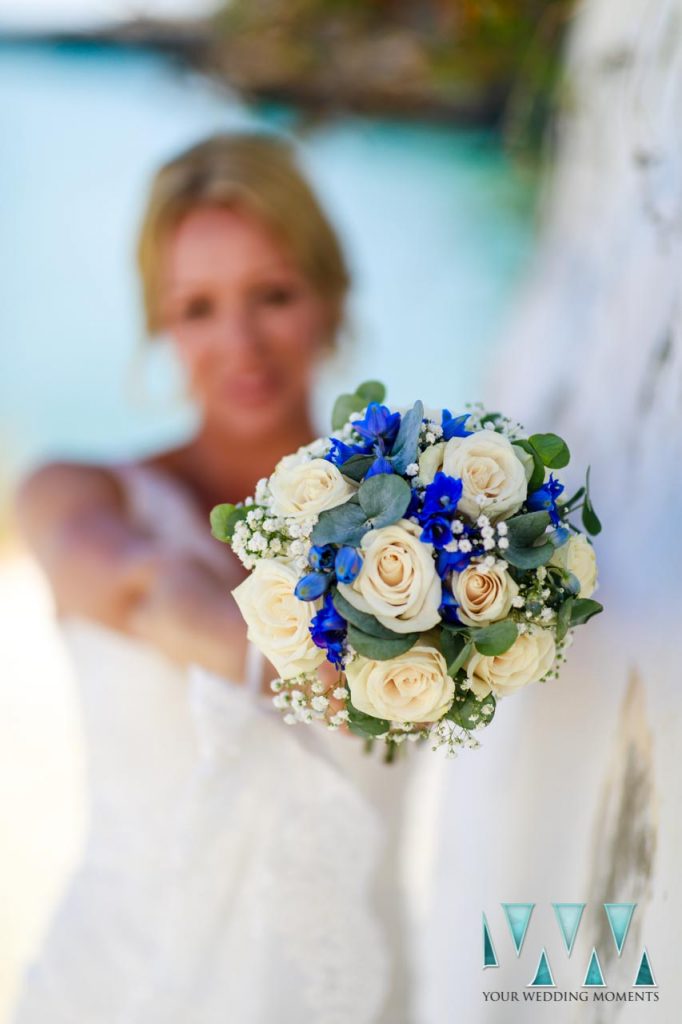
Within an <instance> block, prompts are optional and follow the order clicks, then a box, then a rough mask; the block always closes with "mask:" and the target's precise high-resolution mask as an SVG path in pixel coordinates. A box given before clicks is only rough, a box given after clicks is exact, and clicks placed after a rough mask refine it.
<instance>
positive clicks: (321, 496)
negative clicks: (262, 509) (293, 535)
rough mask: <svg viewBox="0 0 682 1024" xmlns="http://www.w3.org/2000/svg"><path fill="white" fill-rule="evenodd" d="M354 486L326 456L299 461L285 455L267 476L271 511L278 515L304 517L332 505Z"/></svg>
mask: <svg viewBox="0 0 682 1024" xmlns="http://www.w3.org/2000/svg"><path fill="white" fill-rule="evenodd" d="M356 490H357V486H356V485H355V484H353V483H352V482H351V481H349V480H346V479H345V477H343V476H342V475H341V473H340V472H339V470H338V469H337V468H336V466H335V465H334V464H333V463H331V462H327V460H326V459H307V460H306V461H303V462H302V461H301V459H300V457H299V456H298V455H288V456H285V457H284V458H283V459H281V460H280V462H279V463H278V464H277V467H276V469H275V471H274V473H273V474H272V476H271V477H270V494H271V495H272V511H273V512H274V514H275V515H278V516H292V517H293V518H295V519H304V518H306V517H307V516H316V515H319V513H320V512H324V510H325V509H328V508H335V507H336V506H337V505H342V504H343V503H344V502H345V501H348V499H349V498H350V497H351V496H352V495H353V494H355V491H356Z"/></svg>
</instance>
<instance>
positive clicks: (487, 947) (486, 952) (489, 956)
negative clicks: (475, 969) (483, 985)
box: [483, 914, 500, 968]
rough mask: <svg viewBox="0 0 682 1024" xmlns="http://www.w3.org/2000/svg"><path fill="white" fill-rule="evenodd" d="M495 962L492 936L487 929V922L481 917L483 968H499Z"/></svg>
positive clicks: (495, 955)
mask: <svg viewBox="0 0 682 1024" xmlns="http://www.w3.org/2000/svg"><path fill="white" fill-rule="evenodd" d="M499 966H500V965H499V963H498V962H497V953H496V952H495V947H494V946H493V940H492V936H491V934H490V929H489V928H488V920H487V918H486V916H485V914H484V915H483V967H484V968H485V967H499Z"/></svg>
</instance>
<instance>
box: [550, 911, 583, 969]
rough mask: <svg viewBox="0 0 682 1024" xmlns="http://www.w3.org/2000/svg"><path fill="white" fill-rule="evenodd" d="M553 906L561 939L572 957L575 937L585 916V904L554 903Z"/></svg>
mask: <svg viewBox="0 0 682 1024" xmlns="http://www.w3.org/2000/svg"><path fill="white" fill-rule="evenodd" d="M552 906H553V907H554V914H555V916H556V919H557V922H558V924H559V928H560V930H561V937H562V939H563V940H564V946H565V947H566V952H567V953H568V955H569V956H570V955H571V952H572V950H573V943H574V942H575V937H576V935H577V934H578V927H579V925H580V919H581V918H582V916H583V910H584V909H585V904H584V903H553V904H552Z"/></svg>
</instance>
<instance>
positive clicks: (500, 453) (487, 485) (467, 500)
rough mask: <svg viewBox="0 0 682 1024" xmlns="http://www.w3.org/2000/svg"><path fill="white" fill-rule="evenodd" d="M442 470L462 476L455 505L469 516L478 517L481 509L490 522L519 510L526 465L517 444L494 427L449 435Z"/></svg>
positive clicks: (523, 492) (525, 477) (524, 492)
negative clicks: (460, 489)
mask: <svg viewBox="0 0 682 1024" xmlns="http://www.w3.org/2000/svg"><path fill="white" fill-rule="evenodd" d="M519 450H520V449H519ZM443 471H444V472H445V473H447V474H448V475H449V476H454V477H459V478H460V479H461V481H462V485H463V492H462V497H461V499H460V501H459V503H458V506H457V507H458V508H459V509H460V511H462V512H464V514H465V515H467V516H469V518H470V519H478V517H479V515H480V514H481V512H484V513H485V515H487V516H488V518H489V519H491V520H492V521H493V522H496V521H497V520H498V519H506V518H507V517H508V516H512V515H513V514H514V513H515V512H518V510H519V509H520V508H521V505H522V504H523V502H524V500H525V498H526V494H527V492H528V480H527V476H526V468H525V465H524V463H523V462H522V461H521V459H520V458H519V456H518V454H517V450H516V448H515V447H514V445H513V444H512V443H511V441H509V440H508V439H507V438H506V437H504V436H503V435H502V434H497V433H496V432H495V431H494V430H477V431H476V433H474V434H470V435H469V436H468V437H452V438H450V440H449V441H448V442H447V445H446V448H445V455H444V458H443ZM480 496H483V497H484V498H485V499H486V500H485V502H484V503H483V504H479V502H478V500H477V499H478V498H479V497H480Z"/></svg>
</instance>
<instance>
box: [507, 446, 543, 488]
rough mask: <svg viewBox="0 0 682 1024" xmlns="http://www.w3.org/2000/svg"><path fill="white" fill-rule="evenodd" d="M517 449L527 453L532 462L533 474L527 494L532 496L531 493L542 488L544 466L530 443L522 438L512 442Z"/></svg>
mask: <svg viewBox="0 0 682 1024" xmlns="http://www.w3.org/2000/svg"><path fill="white" fill-rule="evenodd" d="M512 443H513V444H514V445H516V447H517V448H523V450H524V452H527V453H528V454H529V455H530V456H531V458H532V460H533V472H532V473H531V477H530V480H529V481H528V493H529V494H532V492H533V491H537V489H538V487H542V484H543V482H544V479H545V464H544V462H543V461H542V459H541V458H540V455H539V454H538V452H537V451H536V449H535V448H533V445H532V444H531V443H530V441H526V440H525V439H524V438H519V439H518V440H516V441H513V442H512Z"/></svg>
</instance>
